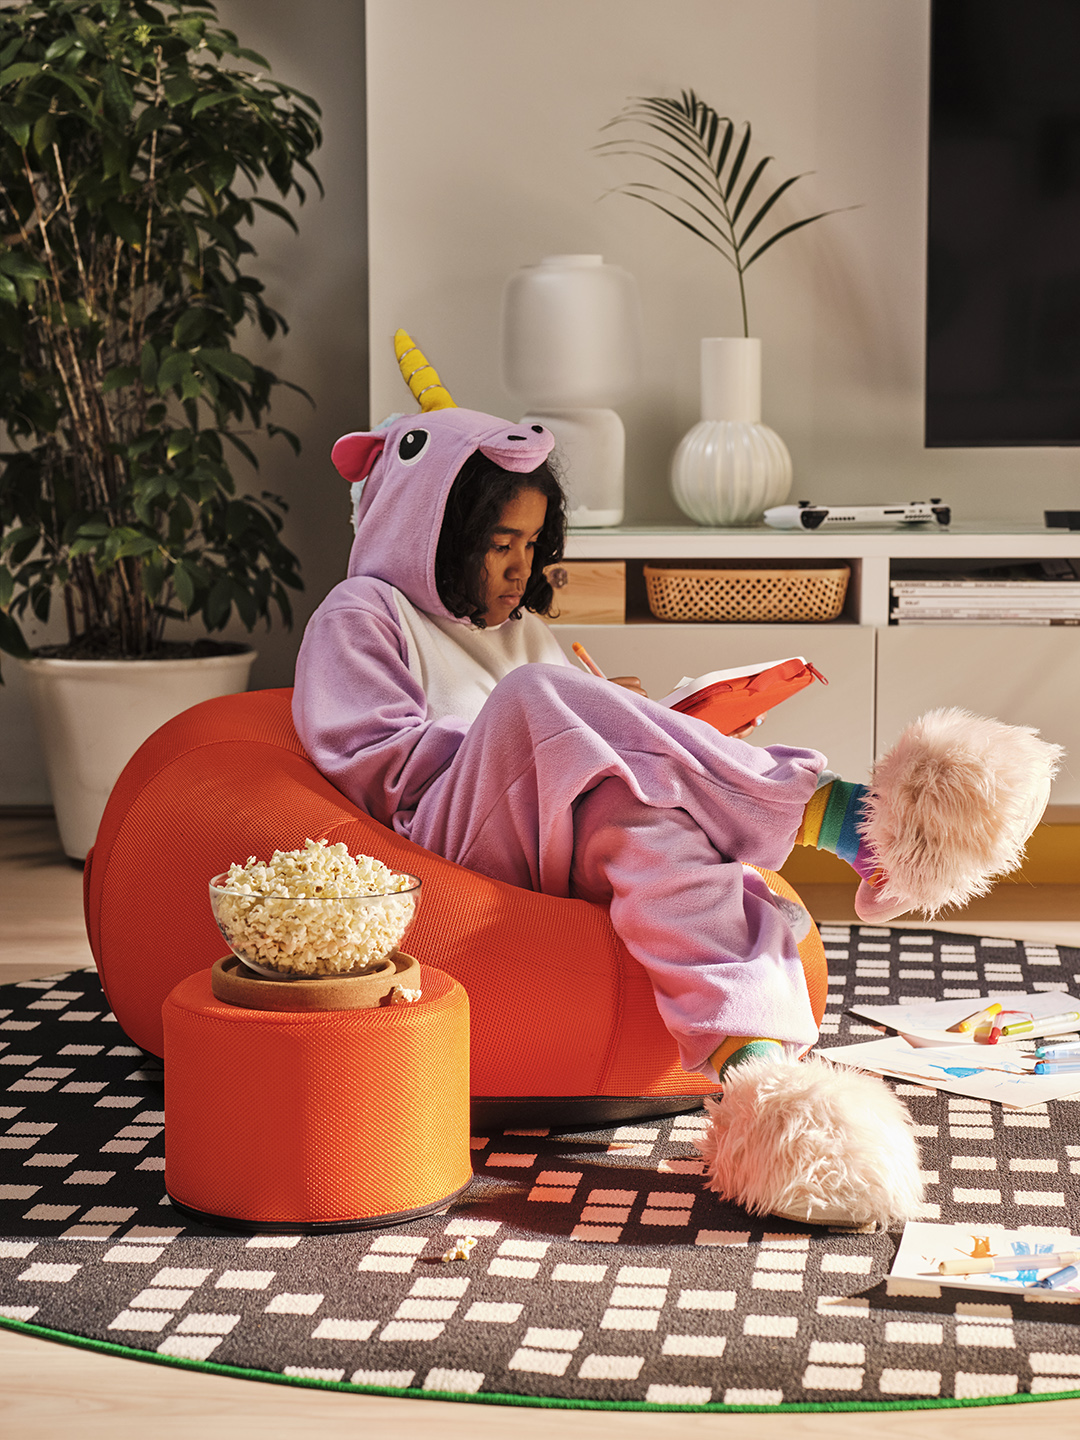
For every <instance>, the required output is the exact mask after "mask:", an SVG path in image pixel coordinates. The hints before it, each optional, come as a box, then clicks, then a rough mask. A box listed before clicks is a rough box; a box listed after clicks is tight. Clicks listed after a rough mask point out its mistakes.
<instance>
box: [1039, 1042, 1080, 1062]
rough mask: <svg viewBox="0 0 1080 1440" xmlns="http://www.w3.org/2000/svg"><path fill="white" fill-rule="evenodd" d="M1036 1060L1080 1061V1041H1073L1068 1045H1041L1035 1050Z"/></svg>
mask: <svg viewBox="0 0 1080 1440" xmlns="http://www.w3.org/2000/svg"><path fill="white" fill-rule="evenodd" d="M1035 1055H1036V1058H1037V1059H1039V1060H1066V1059H1070V1058H1075V1059H1077V1060H1080V1041H1075V1040H1074V1041H1073V1042H1072V1043H1070V1044H1068V1045H1039V1046H1037V1047H1036V1050H1035Z"/></svg>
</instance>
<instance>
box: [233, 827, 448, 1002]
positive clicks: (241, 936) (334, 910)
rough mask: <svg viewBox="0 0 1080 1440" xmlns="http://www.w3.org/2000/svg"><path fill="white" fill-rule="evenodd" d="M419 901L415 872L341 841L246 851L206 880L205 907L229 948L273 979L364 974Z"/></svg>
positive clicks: (395, 941) (386, 951)
mask: <svg viewBox="0 0 1080 1440" xmlns="http://www.w3.org/2000/svg"><path fill="white" fill-rule="evenodd" d="M419 904H420V881H419V880H418V879H417V878H416V876H415V875H404V874H399V873H398V872H396V871H394V870H390V869H389V868H388V867H387V866H386V865H384V864H383V863H382V861H380V860H376V859H375V858H374V857H373V856H371V855H350V854H349V852H348V848H347V847H346V846H345V845H343V844H340V843H339V844H337V845H328V844H327V843H326V841H325V840H308V841H307V844H306V845H305V847H304V849H303V850H275V851H274V854H273V856H272V857H271V859H270V860H269V861H265V862H264V861H259V860H256V858H255V856H254V855H252V856H249V857H248V860H247V862H246V863H245V864H243V865H230V867H229V869H228V870H225V871H223V872H222V873H221V874H220V875H215V876H214V878H213V879H212V880H211V881H210V908H211V909H212V910H213V913H214V919H215V920H216V921H217V925H218V929H219V930H220V931H221V933H222V935H223V936H224V938H225V942H226V944H227V945H228V947H229V949H230V950H231V951H232V952H233V954H234V955H235V956H236V957H237V959H239V960H242V961H243V963H244V964H245V965H246V966H248V967H249V968H250V969H251V970H254V971H256V972H257V973H258V974H260V975H268V976H271V977H272V978H274V979H275V980H289V979H297V978H300V977H303V978H305V979H314V978H318V977H320V976H326V977H330V976H333V977H341V976H347V975H364V974H368V973H371V972H372V971H373V970H375V969H376V968H377V967H378V966H379V964H380V962H381V961H383V960H385V959H386V957H387V956H388V955H390V954H391V952H392V951H394V950H396V949H398V948H399V947H400V945H401V942H402V940H403V939H404V938H405V933H406V931H407V930H408V928H409V926H410V925H411V924H412V922H413V920H414V919H415V918H416V912H417V909H418V908H419Z"/></svg>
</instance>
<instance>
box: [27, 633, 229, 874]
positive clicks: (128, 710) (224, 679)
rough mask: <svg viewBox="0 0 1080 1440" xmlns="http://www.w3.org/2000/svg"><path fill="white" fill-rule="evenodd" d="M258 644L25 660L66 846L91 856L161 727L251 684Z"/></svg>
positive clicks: (71, 852) (79, 854) (77, 853)
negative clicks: (206, 651)
mask: <svg viewBox="0 0 1080 1440" xmlns="http://www.w3.org/2000/svg"><path fill="white" fill-rule="evenodd" d="M255 654H256V652H255V651H254V650H244V651H242V652H240V653H239V654H236V655H207V656H202V657H200V658H197V659H192V660H52V659H33V660H23V661H21V662H20V663H21V664H22V667H23V670H24V672H25V674H26V679H27V685H28V688H29V693H30V699H31V703H32V704H33V708H34V715H35V718H36V720H37V725H38V734H39V736H40V739H41V746H42V750H43V751H44V755H45V769H46V773H47V774H48V777H49V787H50V789H51V791H52V798H53V806H54V808H55V810H56V821H57V825H58V827H59V830H60V841H61V844H62V845H63V847H64V853H65V854H66V855H69V856H70V857H71V858H72V859H73V860H85V859H86V856H87V853H88V851H89V850H90V848H91V846H92V845H93V843H94V840H95V837H96V836H97V830H98V825H99V824H100V822H101V816H102V813H103V811H104V809H105V802H106V801H107V800H108V798H109V792H110V791H111V790H112V788H113V786H114V785H115V784H116V782H117V780H118V779H119V777H120V772H121V770H123V768H124V766H125V765H126V764H127V762H128V761H129V760H130V759H131V757H132V755H134V753H135V751H136V750H137V749H138V748H139V746H140V745H141V744H142V743H143V741H144V740H146V739H148V738H149V737H150V736H151V735H152V734H153V733H154V731H155V730H157V729H159V728H160V727H161V726H162V725H164V724H165V722H166V721H167V720H171V719H172V718H173V716H174V715H179V714H181V712H182V711H184V710H188V709H190V708H191V706H192V705H197V704H198V703H199V701H201V700H210V699H213V698H214V697H215V696H218V695H234V694H236V693H237V692H238V691H240V690H246V689H247V683H248V677H249V675H250V672H251V666H252V662H253V661H254V659H255Z"/></svg>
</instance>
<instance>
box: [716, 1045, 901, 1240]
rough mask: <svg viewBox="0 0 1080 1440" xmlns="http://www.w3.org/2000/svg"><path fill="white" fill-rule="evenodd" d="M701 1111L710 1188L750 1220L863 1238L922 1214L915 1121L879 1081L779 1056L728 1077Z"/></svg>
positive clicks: (815, 1061) (746, 1065) (823, 1063)
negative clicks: (845, 1231) (864, 1232)
mask: <svg viewBox="0 0 1080 1440" xmlns="http://www.w3.org/2000/svg"><path fill="white" fill-rule="evenodd" d="M705 1109H706V1110H707V1111H708V1114H709V1117H710V1121H711V1124H710V1127H709V1130H708V1132H707V1133H706V1134H705V1136H704V1137H703V1138H702V1139H700V1140H699V1141H698V1142H697V1145H698V1149H699V1150H700V1151H701V1154H702V1156H703V1157H704V1160H705V1168H706V1172H707V1174H708V1177H709V1178H708V1181H707V1184H708V1187H709V1189H711V1190H715V1191H716V1192H717V1194H719V1195H721V1196H723V1197H724V1198H725V1199H727V1200H734V1201H735V1202H736V1203H737V1204H739V1205H741V1206H743V1208H744V1209H746V1210H748V1211H750V1213H751V1214H752V1215H779V1216H782V1217H783V1218H784V1219H786V1220H797V1221H803V1222H806V1223H809V1224H811V1225H836V1226H844V1227H845V1228H850V1229H863V1228H870V1227H873V1226H875V1225H877V1226H882V1227H884V1226H887V1225H888V1224H889V1223H890V1221H901V1220H908V1219H911V1218H912V1217H913V1216H915V1215H917V1214H918V1213H919V1207H920V1205H921V1202H922V1199H923V1193H924V1191H923V1180H922V1176H921V1174H920V1172H919V1150H918V1145H917V1143H916V1140H915V1134H914V1129H913V1127H912V1121H911V1116H910V1115H909V1114H908V1111H907V1109H906V1107H905V1106H904V1105H903V1103H902V1102H901V1101H900V1100H898V1099H897V1097H896V1096H895V1095H894V1094H893V1092H892V1091H891V1090H890V1089H889V1087H888V1086H887V1085H886V1084H885V1082H884V1081H882V1080H879V1079H878V1078H877V1076H875V1075H866V1074H863V1073H862V1072H861V1071H857V1070H847V1069H844V1068H843V1067H841V1066H839V1065H832V1064H830V1063H829V1061H827V1060H823V1059H822V1058H821V1057H820V1056H817V1055H811V1056H809V1057H808V1058H807V1059H805V1060H796V1059H795V1058H794V1057H793V1056H790V1055H786V1054H781V1053H778V1054H777V1056H776V1057H775V1058H772V1057H770V1058H768V1059H760V1060H747V1061H745V1062H744V1063H743V1064H741V1065H736V1066H732V1067H731V1068H729V1069H728V1070H726V1071H725V1072H724V1094H723V1098H722V1100H720V1101H719V1102H716V1101H712V1100H706V1101H705Z"/></svg>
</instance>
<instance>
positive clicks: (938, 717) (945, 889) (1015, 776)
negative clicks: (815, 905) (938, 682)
mask: <svg viewBox="0 0 1080 1440" xmlns="http://www.w3.org/2000/svg"><path fill="white" fill-rule="evenodd" d="M1064 754H1065V752H1064V750H1063V749H1062V748H1061V746H1060V745H1051V744H1050V743H1049V742H1048V741H1046V740H1040V739H1039V735H1038V731H1036V730H1033V729H1032V728H1031V727H1030V726H1027V725H1003V724H1002V723H1001V721H1000V720H986V719H983V718H982V717H981V716H978V715H972V714H970V713H969V712H968V711H967V710H958V709H949V710H931V711H930V712H929V713H928V714H926V715H924V716H923V717H922V718H921V719H920V720H916V721H915V722H914V723H913V724H912V725H909V726H908V728H907V729H906V730H905V731H904V732H903V734H902V735H901V736H900V738H899V740H897V742H896V744H895V745H894V746H893V748H892V749H891V750H890V751H889V753H888V754H887V755H885V756H883V757H882V759H880V760H879V761H878V762H877V764H876V765H875V766H874V771H873V775H872V777H871V781H870V789H869V792H868V794H867V796H866V801H865V818H864V821H863V823H862V825H861V826H860V831H861V833H862V835H863V836H864V837H865V839H866V840H867V842H868V843H869V845H870V848H871V849H872V850H873V852H874V856H875V858H876V859H877V860H878V862H879V863H880V865H881V868H882V870H883V871H884V876H883V878H882V879H881V880H880V881H878V882H877V883H876V884H875V885H871V884H869V883H868V882H867V881H865V880H864V881H863V882H862V883H861V884H860V886H859V889H858V893H857V894H856V896H855V913H856V914H857V915H858V916H859V919H860V920H864V921H867V922H868V923H871V924H873V923H878V924H881V923H884V922H885V921H888V920H892V919H894V918H895V917H896V916H897V915H902V914H904V913H905V912H906V911H908V910H921V911H923V912H924V913H925V914H926V915H928V916H933V915H935V914H936V913H937V912H938V911H939V910H942V909H944V908H945V907H946V906H952V905H966V904H967V902H968V901H969V900H972V899H974V897H975V896H976V895H985V894H986V892H987V891H988V890H989V889H990V886H991V883H992V882H993V881H994V880H995V879H997V878H998V877H999V876H1001V875H1007V874H1008V873H1009V872H1010V871H1011V870H1015V869H1016V868H1017V866H1018V865H1019V864H1020V862H1021V861H1022V860H1023V858H1024V846H1025V844H1026V843H1027V840H1028V838H1029V836H1030V835H1031V832H1032V831H1033V830H1034V829H1035V827H1036V825H1038V823H1039V821H1040V820H1041V819H1042V815H1043V811H1044V810H1045V809H1046V804H1047V801H1048V800H1049V798H1050V783H1051V781H1052V780H1053V777H1054V775H1055V774H1056V772H1057V769H1058V767H1059V765H1060V764H1061V760H1062V757H1063V756H1064Z"/></svg>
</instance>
